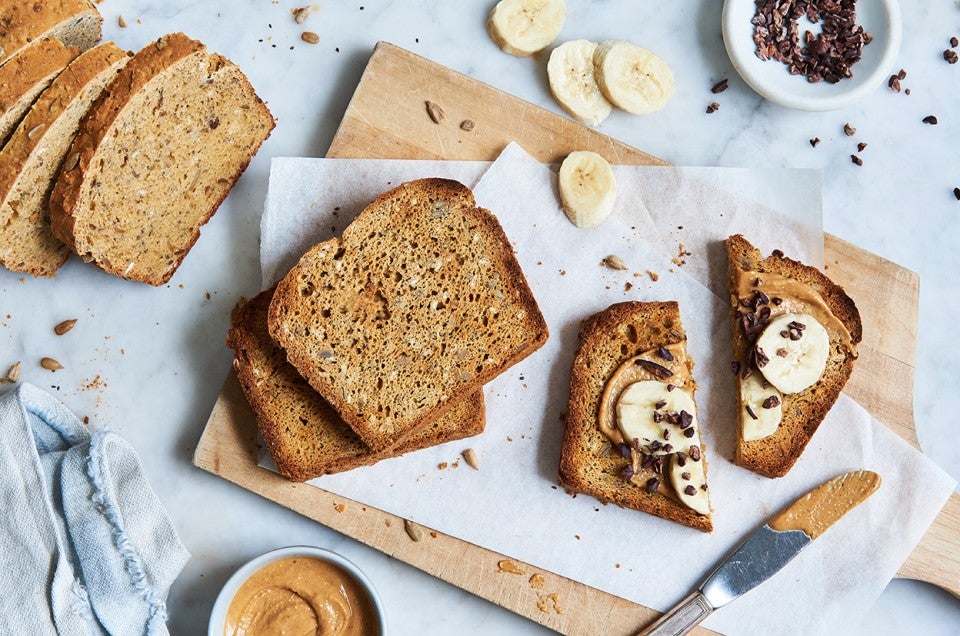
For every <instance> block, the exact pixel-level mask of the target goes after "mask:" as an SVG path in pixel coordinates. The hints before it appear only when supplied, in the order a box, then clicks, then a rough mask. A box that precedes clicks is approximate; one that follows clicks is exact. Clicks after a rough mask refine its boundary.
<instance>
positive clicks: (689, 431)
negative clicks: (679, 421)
mask: <svg viewBox="0 0 960 636" xmlns="http://www.w3.org/2000/svg"><path fill="white" fill-rule="evenodd" d="M694 435H696V431H695V430H694V428H693V427H692V426H691V427H690V428H688V429H685V430H684V431H683V436H684V437H693V436H694Z"/></svg>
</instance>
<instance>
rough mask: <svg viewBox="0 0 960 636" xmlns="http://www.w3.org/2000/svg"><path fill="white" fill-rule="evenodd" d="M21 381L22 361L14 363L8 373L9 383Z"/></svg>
mask: <svg viewBox="0 0 960 636" xmlns="http://www.w3.org/2000/svg"><path fill="white" fill-rule="evenodd" d="M19 379H20V361H19V360H18V361H17V362H14V363H13V366H11V367H10V369H9V370H8V371H7V380H8V381H9V382H16V381H17V380H19Z"/></svg>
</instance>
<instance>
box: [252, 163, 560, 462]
mask: <svg viewBox="0 0 960 636" xmlns="http://www.w3.org/2000/svg"><path fill="white" fill-rule="evenodd" d="M270 334H271V335H272V336H273V338H274V339H275V340H277V342H278V343H279V344H280V346H282V347H283V348H284V349H285V350H286V352H287V359H288V360H290V362H291V363H292V364H293V365H294V366H295V367H296V368H297V370H299V371H300V373H301V374H302V375H303V376H304V377H305V378H306V379H307V380H308V381H309V382H310V384H311V385H312V386H313V387H314V388H315V389H316V390H317V391H318V392H319V393H320V394H321V395H322V396H323V397H324V398H326V399H327V400H329V401H330V403H331V404H333V406H334V408H336V409H337V411H338V412H339V413H340V415H341V416H342V417H343V419H344V420H345V421H346V422H347V423H348V424H349V425H350V426H351V427H352V428H353V430H354V431H356V433H357V435H359V436H360V438H361V439H362V440H363V441H364V442H365V443H366V444H367V445H368V446H370V447H371V448H374V449H377V450H379V449H383V448H387V447H388V446H389V445H390V444H393V443H395V441H396V440H398V439H403V438H404V436H406V435H407V434H409V433H410V432H411V431H413V430H414V429H415V428H417V427H420V426H425V425H429V424H430V423H431V422H432V421H433V420H434V419H435V418H437V417H438V416H439V415H440V414H441V413H443V412H444V411H445V409H446V408H448V407H449V405H450V404H451V402H453V401H454V400H455V399H456V398H459V397H462V396H466V395H469V394H471V393H473V392H475V391H478V390H479V389H480V387H481V386H482V385H483V384H484V383H485V382H487V381H489V380H491V379H493V378H494V377H496V376H497V375H499V374H500V373H502V372H503V371H505V370H506V369H507V368H509V367H510V366H512V365H513V364H515V363H517V362H519V361H520V360H522V359H523V358H525V357H526V356H528V355H530V354H531V353H533V352H534V351H536V350H537V349H538V348H540V347H541V346H542V345H543V343H544V342H546V339H547V325H546V323H545V322H544V320H543V316H542V315H541V314H540V310H539V308H538V307H537V303H536V300H535V299H534V297H533V294H532V293H531V292H530V288H529V287H528V285H527V281H526V279H525V278H524V276H523V272H522V271H521V269H520V265H519V263H517V260H516V258H515V257H514V255H513V249H512V247H511V245H510V242H509V241H508V240H507V237H506V235H505V234H504V233H503V229H502V228H501V227H500V224H499V223H498V222H497V219H496V217H494V216H493V214H491V213H490V212H489V211H487V210H484V209H482V208H477V207H476V206H475V202H474V198H473V193H472V192H470V190H469V189H468V188H466V187H465V186H463V185H461V184H460V183H457V182H456V181H448V180H444V179H421V180H419V181H411V182H409V183H405V184H402V185H400V186H399V187H397V188H394V189H393V190H390V191H389V192H387V193H385V194H383V195H381V196H380V197H378V198H377V199H376V200H375V201H374V202H373V203H371V204H370V205H369V206H367V208H366V209H365V210H364V211H363V212H362V213H361V214H360V215H359V216H358V217H357V219H356V220H355V221H354V222H353V223H351V224H350V226H348V227H347V229H346V230H345V231H344V233H343V237H342V238H339V239H332V240H330V241H327V242H325V243H321V244H319V245H316V246H314V247H313V248H312V249H310V250H309V251H308V252H307V253H306V254H305V255H304V256H303V257H302V258H301V259H300V261H299V262H298V263H297V265H296V266H295V267H294V268H293V269H292V270H291V271H290V272H289V273H288V274H287V275H286V276H285V277H284V278H283V279H282V280H281V281H280V283H279V284H278V287H277V292H276V294H275V295H274V298H273V302H272V303H271V304H270Z"/></svg>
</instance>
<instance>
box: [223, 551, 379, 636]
mask: <svg viewBox="0 0 960 636" xmlns="http://www.w3.org/2000/svg"><path fill="white" fill-rule="evenodd" d="M290 557H312V558H314V559H318V560H320V561H326V562H328V563H332V564H334V565H337V566H340V568H341V569H343V570H344V571H345V572H347V574H349V575H351V576H352V577H353V578H354V579H355V580H356V581H357V582H358V583H359V584H360V586H361V587H362V588H363V589H364V590H365V591H366V592H367V594H368V595H369V596H370V599H371V601H372V603H373V610H374V613H375V614H376V616H377V621H378V622H379V624H380V634H385V633H386V629H385V627H384V626H385V622H384V616H383V606H382V605H381V604H380V598H379V597H378V596H377V591H376V590H375V589H374V587H373V583H371V582H370V579H368V578H367V576H366V575H365V574H364V573H363V572H362V571H361V570H360V568H358V567H357V566H356V565H354V564H353V563H352V562H351V561H349V560H347V559H345V558H344V557H342V556H340V555H339V554H337V553H336V552H330V551H329V550H324V549H322V548H314V547H310V546H304V545H297V546H290V547H288V548H278V549H276V550H271V551H270V552H267V553H266V554H261V555H260V556H258V557H257V558H255V559H252V560H250V561H248V562H247V563H245V564H244V565H243V567H241V568H240V569H239V570H237V571H236V572H234V574H233V576H231V577H230V578H229V579H228V580H227V582H226V583H224V585H223V588H222V589H221V590H220V594H218V595H217V601H216V602H215V603H214V604H213V611H212V612H211V613H210V624H209V627H208V628H207V635H208V636H223V627H224V624H225V623H226V620H227V610H228V609H229V608H230V601H232V600H233V597H234V595H236V593H237V590H239V589H240V586H241V585H243V584H244V583H245V582H246V580H247V579H248V578H250V576H251V575H252V574H253V573H254V572H256V571H257V570H259V569H260V568H262V567H264V566H266V565H269V564H270V563H273V562H274V561H279V560H281V559H287V558H290Z"/></svg>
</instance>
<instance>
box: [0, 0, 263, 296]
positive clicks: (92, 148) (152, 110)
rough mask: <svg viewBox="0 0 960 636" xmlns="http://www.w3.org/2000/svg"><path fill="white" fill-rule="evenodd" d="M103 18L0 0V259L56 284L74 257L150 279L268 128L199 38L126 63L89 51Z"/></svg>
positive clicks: (229, 70)
mask: <svg viewBox="0 0 960 636" xmlns="http://www.w3.org/2000/svg"><path fill="white" fill-rule="evenodd" d="M102 22H103V20H102V18H101V17H100V15H99V13H98V12H97V10H96V8H95V7H94V6H93V5H92V4H91V3H90V2H89V0H35V1H31V2H23V1H22V0H0V264H2V265H3V266H4V267H6V268H8V269H11V270H14V271H21V272H28V273H31V274H33V275H35V276H54V275H55V274H56V272H57V270H58V269H59V268H60V266H62V265H63V263H64V262H65V261H66V260H67V257H68V256H69V254H70V252H71V251H72V252H76V253H78V254H80V256H81V257H83V258H84V259H85V260H91V261H94V262H96V263H97V264H98V265H99V266H100V267H101V268H103V269H104V270H106V271H107V272H110V273H112V274H116V275H118V276H121V277H124V278H128V279H131V280H137V281H142V282H146V283H149V284H152V285H160V284H163V283H165V282H167V281H168V280H169V279H170V277H172V276H173V274H174V272H175V271H176V269H177V268H178V267H179V265H180V263H181V262H182V261H183V259H184V257H185V256H186V254H187V252H188V251H189V250H190V248H191V247H192V246H193V244H194V243H195V242H196V240H197V239H198V238H199V236H200V227H201V226H202V225H203V224H204V223H206V222H207V221H208V220H209V219H210V217H211V216H212V215H213V214H214V212H216V210H217V208H218V207H219V206H220V203H221V202H222V201H223V199H224V198H225V197H226V196H227V194H228V193H229V191H230V189H231V188H232V187H233V185H234V183H235V182H236V180H237V179H238V178H239V177H240V175H241V174H242V173H243V171H244V170H245V169H246V167H247V165H248V164H249V162H250V160H251V158H252V157H253V155H254V154H255V153H256V152H257V150H258V149H259V147H260V145H261V144H262V143H263V142H264V140H265V139H266V138H267V137H268V136H269V134H270V132H271V131H272V130H273V127H274V120H273V117H272V116H271V114H270V112H269V110H268V109H267V107H266V106H265V105H264V103H263V101H262V100H261V99H260V98H259V97H257V95H256V93H255V92H254V91H253V88H252V87H251V86H250V83H249V81H247V78H246V77H245V76H244V75H243V73H242V72H241V71H240V69H239V68H237V67H236V66H235V65H234V64H233V63H231V62H230V61H229V60H227V59H226V58H224V57H222V56H220V55H217V54H215V53H209V52H208V51H207V50H206V47H204V45H203V44H201V43H200V42H197V41H195V40H191V39H190V38H188V37H187V36H185V35H183V34H182V33H175V34H171V35H166V36H164V37H161V38H159V39H157V40H156V41H154V42H151V43H150V44H149V45H147V46H146V47H145V48H144V49H143V50H141V51H140V52H139V53H137V54H136V55H133V56H132V57H131V56H129V55H128V54H125V53H123V52H122V51H120V50H119V49H118V48H117V47H116V46H115V45H113V44H112V43H106V44H103V45H101V46H98V47H96V48H92V47H94V45H95V44H96V42H97V41H99V39H100V27H101V24H102ZM84 51H86V52H84Z"/></svg>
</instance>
